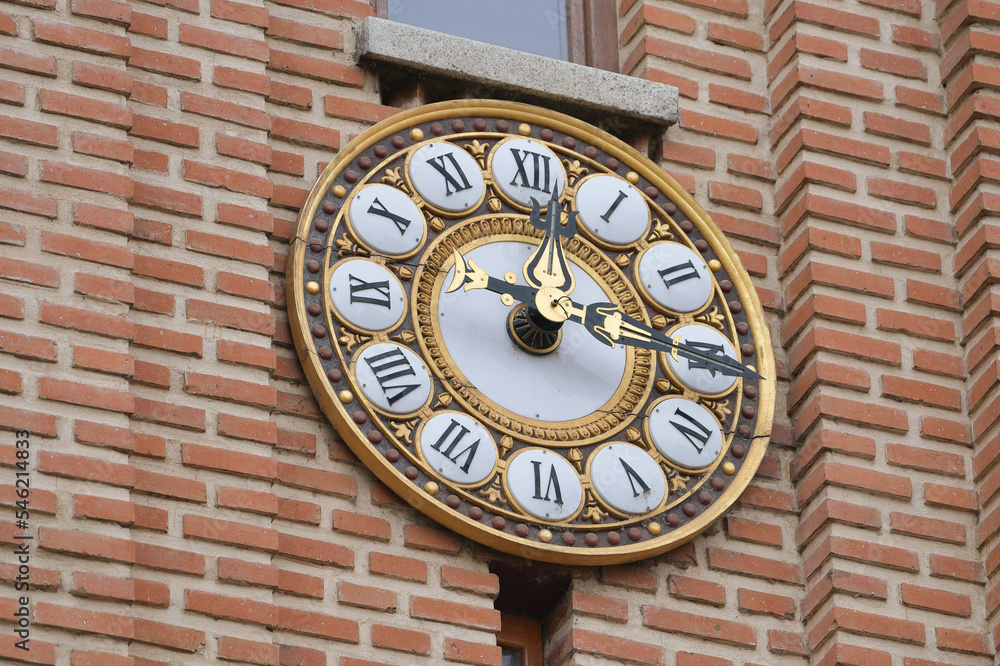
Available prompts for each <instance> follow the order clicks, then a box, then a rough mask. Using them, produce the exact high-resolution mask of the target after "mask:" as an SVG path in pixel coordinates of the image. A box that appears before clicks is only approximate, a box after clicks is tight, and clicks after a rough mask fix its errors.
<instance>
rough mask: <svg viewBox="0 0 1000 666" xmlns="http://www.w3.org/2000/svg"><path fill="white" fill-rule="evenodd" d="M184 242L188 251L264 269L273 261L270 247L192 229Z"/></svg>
mask: <svg viewBox="0 0 1000 666" xmlns="http://www.w3.org/2000/svg"><path fill="white" fill-rule="evenodd" d="M262 180H263V179H262ZM267 182H270V181H267ZM186 241H187V243H186V245H187V248H188V249H189V250H192V251H194V252H199V253H202V254H211V255H214V256H217V257H223V258H225V259H234V260H237V261H245V262H248V263H253V264H258V265H260V266H264V267H265V268H270V267H271V265H272V263H273V261H274V254H273V252H272V251H271V248H270V246H268V245H265V244H258V243H252V242H249V241H242V240H237V239H235V238H231V237H230V236H220V235H216V234H207V233H204V232H201V231H195V230H193V229H192V230H190V231H188V232H187V236H186Z"/></svg>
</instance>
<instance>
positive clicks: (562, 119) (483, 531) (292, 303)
mask: <svg viewBox="0 0 1000 666" xmlns="http://www.w3.org/2000/svg"><path fill="white" fill-rule="evenodd" d="M494 115H502V117H503V118H505V119H509V120H510V121H511V123H512V124H513V123H525V124H528V125H534V124H541V125H544V126H546V127H551V128H554V129H557V130H558V131H560V132H563V133H565V134H567V135H569V136H576V137H586V141H587V142H588V143H589V144H590V145H593V146H594V147H596V148H598V149H600V150H603V151H605V152H607V153H610V154H613V155H619V156H627V164H628V165H629V167H630V168H631V169H633V170H634V171H635V172H637V173H638V174H639V175H640V176H641V177H642V178H645V179H646V180H647V181H648V182H649V183H650V184H651V185H653V186H654V187H656V188H657V189H658V190H659V191H660V192H661V193H662V194H664V195H666V197H667V198H668V200H669V201H670V202H671V203H673V204H674V205H675V206H676V207H677V209H678V210H679V211H682V212H683V213H684V215H685V216H686V217H687V219H688V220H689V221H690V222H691V223H692V224H693V225H694V226H695V228H696V229H697V230H698V231H699V232H700V233H701V235H702V237H703V238H705V239H706V240H707V241H708V242H709V245H710V246H711V247H712V249H713V250H714V252H715V254H716V256H717V258H718V260H719V261H720V262H721V263H722V266H723V267H724V268H725V269H726V272H727V273H728V275H729V278H730V281H731V282H732V283H733V288H734V290H735V291H736V293H737V295H738V296H739V299H740V301H741V302H742V303H743V306H744V309H745V314H746V319H747V322H748V324H749V326H750V334H751V335H752V338H753V341H754V345H755V347H756V361H757V363H756V368H757V371H758V372H759V373H760V374H761V375H762V376H763V377H764V380H762V381H761V382H760V383H759V388H758V391H759V392H758V395H757V398H756V402H757V405H758V407H757V415H756V421H755V422H754V430H753V432H752V433H751V440H750V441H751V444H750V445H749V447H748V448H747V450H746V453H745V457H744V459H743V462H742V464H741V465H740V466H739V469H738V470H736V473H735V475H734V476H733V477H732V478H731V479H730V481H729V483H728V485H727V487H726V493H725V495H723V496H722V497H720V498H719V499H718V500H717V501H716V502H713V503H712V504H711V505H710V506H708V507H706V508H705V509H704V510H703V511H702V512H701V513H700V514H698V515H697V517H696V518H695V519H693V520H691V521H689V522H687V523H685V524H684V525H681V526H679V527H678V528H676V529H673V530H672V531H671V532H670V533H669V538H667V535H663V536H662V537H654V538H652V539H648V540H643V541H640V542H638V543H632V544H628V543H626V542H624V541H623V542H622V544H621V545H620V546H615V547H602V548H593V549H590V550H584V549H580V548H574V547H571V546H563V545H558V544H556V543H555V542H554V541H552V542H551V543H549V542H548V541H551V534H550V533H547V532H546V536H547V537H548V539H545V538H541V539H540V541H541V543H540V544H536V543H529V542H527V541H526V540H525V539H521V538H518V537H516V536H513V535H510V534H507V533H504V532H499V531H495V530H491V529H490V528H489V527H488V526H485V525H482V524H480V523H478V522H477V521H474V520H472V519H471V518H470V517H468V516H467V515H464V514H460V513H458V512H455V511H451V510H449V509H448V508H447V507H446V506H445V505H444V504H442V503H441V502H440V500H439V498H437V497H434V496H432V495H430V494H429V493H428V492H427V491H426V490H425V488H424V487H421V486H418V485H417V484H415V483H414V482H413V481H411V480H410V479H409V478H407V477H406V476H405V475H404V474H402V473H401V472H400V471H399V470H398V469H396V468H395V467H393V466H391V465H388V464H386V462H385V459H384V458H383V457H382V455H380V454H379V453H378V451H377V450H376V449H375V448H374V447H373V446H372V445H371V444H370V443H369V440H368V438H367V437H366V436H365V435H364V433H363V432H362V431H361V429H360V428H359V427H358V425H357V424H356V423H355V422H354V420H353V419H352V417H351V414H350V413H349V412H348V407H347V405H345V403H344V401H343V397H344V396H341V395H338V394H337V393H336V392H335V391H334V390H333V387H332V385H331V384H330V382H329V380H328V379H327V376H326V373H325V371H324V369H323V366H322V362H321V360H320V357H319V355H318V352H317V345H316V341H315V340H314V339H313V337H312V336H310V335H309V323H308V319H307V313H306V310H305V293H306V282H307V280H306V278H305V276H304V275H303V273H302V270H301V267H302V266H303V264H304V261H305V253H306V249H307V245H308V242H309V240H310V237H311V234H310V229H311V225H312V220H313V219H314V217H315V216H316V213H317V210H318V208H319V206H320V204H321V202H322V200H323V198H324V196H325V194H326V193H327V192H329V191H330V190H331V187H332V186H333V182H334V180H335V179H336V177H337V176H338V175H339V174H340V172H341V170H343V169H344V168H346V166H347V165H349V164H351V163H352V162H353V161H354V160H355V159H356V158H358V157H359V155H360V154H361V152H362V151H363V150H365V149H366V148H367V147H369V146H371V145H373V144H374V143H377V142H380V141H385V140H387V139H390V138H391V137H393V136H394V135H396V134H399V133H401V132H406V131H407V130H408V129H410V128H411V127H414V126H416V125H419V124H423V123H430V122H434V121H438V120H445V119H450V118H455V117H478V116H486V117H491V116H494ZM417 131H419V130H417ZM448 136H449V135H448V134H446V135H445V136H443V137H441V138H447V137H448ZM414 138H416V137H414ZM580 157H581V162H585V161H586V158H584V157H583V156H582V155H581V156H580ZM624 161H625V160H623V162H624ZM595 164H596V163H595ZM592 166H593V165H592ZM340 189H341V191H343V188H340ZM288 266H289V270H288V279H287V284H286V290H287V303H288V314H289V325H290V328H291V332H292V337H293V339H294V342H295V346H296V351H297V354H298V357H299V360H300V362H301V364H302V368H303V371H304V373H305V375H306V377H307V378H308V381H309V384H310V386H311V387H312V390H313V394H314V395H315V397H316V399H317V401H318V403H319V405H320V407H321V408H322V410H323V412H324V414H325V415H326V416H327V418H328V419H329V420H330V422H331V423H332V424H333V426H334V427H335V428H336V430H337V431H338V432H339V433H340V435H341V436H342V437H343V439H344V441H345V442H346V443H347V444H348V445H349V446H350V447H351V449H352V450H353V451H354V453H355V454H356V455H357V456H358V458H359V459H360V460H361V461H362V463H364V465H365V466H366V467H368V469H370V470H371V471H372V472H373V473H374V474H375V475H376V476H377V477H378V478H379V479H380V480H381V481H382V482H384V483H385V484H386V485H387V486H389V487H390V488H392V489H393V490H394V491H395V492H397V493H398V494H399V495H400V496H401V497H403V498H404V499H406V500H407V501H408V502H410V503H411V504H412V505H414V506H418V507H420V510H421V511H422V512H423V513H425V514H426V515H428V516H429V517H431V518H432V519H434V520H436V521H438V522H439V523H441V524H442V525H444V526H445V527H447V528H449V529H451V530H454V531H455V532H458V533H459V534H462V535H464V536H466V537H469V538H470V539H473V540H475V541H478V542H480V543H482V544H484V545H487V546H490V547H493V548H496V549H497V550H501V551H504V552H507V553H511V554H514V555H518V556H523V557H528V558H531V559H537V560H541V561H548V562H554V563H561V564H571V565H581V564H583V565H606V564H616V563H622V562H629V561H634V560H638V559H642V558H645V557H650V556H653V555H657V554H659V553H662V552H665V551H667V550H670V549H672V548H676V547H677V546H679V545H681V544H684V543H686V542H687V541H690V540H691V539H692V538H694V537H695V536H697V535H698V534H700V533H701V532H702V531H703V530H705V529H706V528H707V527H708V526H709V525H711V524H712V523H713V522H715V521H716V520H717V519H718V518H720V517H721V516H722V515H723V514H724V513H725V512H726V511H727V510H728V509H729V507H730V506H731V505H732V504H733V502H735V500H736V499H737V498H738V497H739V495H740V494H741V493H742V492H743V490H744V489H745V488H746V487H747V486H748V485H749V483H750V481H751V480H752V478H753V476H754V474H755V473H756V470H757V468H758V466H759V465H760V462H761V459H762V458H763V456H764V453H765V451H766V448H767V440H768V439H769V437H770V432H771V425H772V420H773V413H774V405H775V396H776V386H775V363H774V357H773V351H772V346H771V340H770V334H769V331H768V328H767V325H766V322H765V321H764V316H763V310H762V307H761V304H760V300H759V298H758V296H757V293H756V290H755V288H754V286H753V284H752V282H751V280H750V277H749V275H748V273H747V271H746V270H745V269H744V268H743V266H742V263H741V262H740V261H739V259H738V257H737V255H736V253H735V251H734V250H733V248H732V246H731V245H730V243H729V241H728V239H727V238H726V237H725V236H724V235H723V233H722V232H721V231H720V230H719V228H718V227H717V226H716V225H715V224H714V222H712V220H711V218H710V217H709V215H708V214H707V213H706V212H705V211H704V210H703V209H702V208H701V206H699V205H698V203H697V202H695V201H694V199H693V198H692V197H691V196H690V195H688V193H687V192H686V191H685V190H684V189H683V188H682V187H681V186H680V185H679V184H678V183H677V182H676V181H675V180H674V179H673V178H672V177H671V176H669V175H668V174H666V173H665V172H663V171H662V170H661V169H660V168H659V167H658V166H657V165H656V164H655V163H653V162H652V161H650V160H649V159H648V158H646V157H645V156H643V155H641V154H639V153H638V152H637V151H636V150H634V149H633V148H632V147H630V146H628V145H627V144H625V143H623V142H621V141H620V140H618V139H616V138H614V137H613V136H611V135H610V134H607V133H606V132H603V131H601V130H599V129H597V128H594V127H593V126H591V125H590V124H588V123H585V122H583V121H580V120H578V119H575V118H572V117H570V116H566V115H564V114H561V113H558V112H555V111H550V110H547V109H541V108H538V107H533V106H529V105H524V104H520V103H515V102H506V101H492V100H455V101H448V102H441V103H437V104H431V105H427V106H422V107H417V108H414V109H410V110H407V111H403V112H401V113H399V114H397V115H395V116H392V117H391V118H389V119H387V120H385V121H383V122H382V123H380V124H379V125H377V126H376V127H373V128H371V129H370V130H368V131H367V132H365V133H364V134H362V135H361V136H359V137H358V138H356V139H355V140H353V141H352V142H351V143H350V144H348V145H347V146H345V147H344V148H343V149H342V150H341V151H340V153H338V154H337V155H336V157H335V158H334V159H333V160H332V161H331V162H330V163H329V164H328V165H327V167H326V169H324V171H323V173H322V174H321V175H320V177H319V178H318V179H317V181H316V183H315V184H314V185H313V187H312V189H311V190H310V192H309V195H308V198H307V200H306V203H305V205H304V206H303V207H302V210H301V211H300V214H299V218H298V222H297V225H296V233H295V236H294V237H293V238H292V241H291V246H290V251H289V256H288ZM432 393H433V392H432ZM428 485H429V484H428ZM657 527H658V526H657ZM657 531H658V530H657Z"/></svg>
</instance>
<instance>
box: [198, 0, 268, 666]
mask: <svg viewBox="0 0 1000 666" xmlns="http://www.w3.org/2000/svg"><path fill="white" fill-rule="evenodd" d="M214 4H216V3H213V6H214ZM233 4H235V3H233ZM279 654H280V647H279V646H277V645H274V644H272V643H258V642H256V641H248V640H245V639H242V638H233V637H232V636H219V652H218V655H219V658H220V659H225V660H227V661H238V662H242V663H248V664H263V666H278V665H279V661H278V659H279Z"/></svg>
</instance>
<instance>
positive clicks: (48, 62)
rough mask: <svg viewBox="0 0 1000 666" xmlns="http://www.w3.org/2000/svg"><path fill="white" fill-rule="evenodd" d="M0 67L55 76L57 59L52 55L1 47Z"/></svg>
mask: <svg viewBox="0 0 1000 666" xmlns="http://www.w3.org/2000/svg"><path fill="white" fill-rule="evenodd" d="M0 67H4V68H6V69H13V70H16V71H19V72H27V73H29V74H37V75H39V76H47V77H52V78H55V76H56V59H55V58H53V57H52V56H50V55H44V54H41V53H37V52H28V51H21V50H18V49H9V48H6V47H2V48H0Z"/></svg>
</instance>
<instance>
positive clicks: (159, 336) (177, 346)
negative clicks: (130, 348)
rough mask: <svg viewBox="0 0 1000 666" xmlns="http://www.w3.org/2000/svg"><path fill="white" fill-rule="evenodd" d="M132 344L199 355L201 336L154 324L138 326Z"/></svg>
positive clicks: (200, 351)
mask: <svg viewBox="0 0 1000 666" xmlns="http://www.w3.org/2000/svg"><path fill="white" fill-rule="evenodd" d="M133 342H134V344H136V345H138V346H140V347H149V348H151V349H163V350H168V351H173V352H177V353H179V354H184V355H188V356H199V357H200V356H201V354H202V338H201V336H197V335H193V334H190V333H178V332H176V331H170V330H168V329H165V328H159V327H156V326H142V325H140V326H138V327H136V331H135V339H134V341H133Z"/></svg>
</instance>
